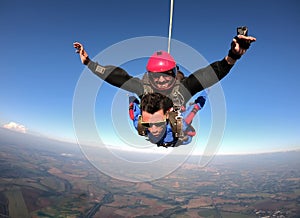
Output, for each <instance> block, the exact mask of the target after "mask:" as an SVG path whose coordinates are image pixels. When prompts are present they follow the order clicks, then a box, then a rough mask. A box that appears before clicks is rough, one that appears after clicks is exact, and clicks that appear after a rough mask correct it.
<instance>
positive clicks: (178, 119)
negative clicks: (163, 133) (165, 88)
mask: <svg viewBox="0 0 300 218" xmlns="http://www.w3.org/2000/svg"><path fill="white" fill-rule="evenodd" d="M169 121H170V124H171V128H172V132H173V134H174V136H175V138H177V139H178V138H182V137H184V134H183V130H182V116H179V111H171V112H169Z"/></svg>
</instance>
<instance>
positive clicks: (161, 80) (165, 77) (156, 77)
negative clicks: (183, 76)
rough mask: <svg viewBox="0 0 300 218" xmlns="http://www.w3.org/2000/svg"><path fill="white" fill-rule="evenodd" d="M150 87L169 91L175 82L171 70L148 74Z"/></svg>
mask: <svg viewBox="0 0 300 218" xmlns="http://www.w3.org/2000/svg"><path fill="white" fill-rule="evenodd" d="M149 75H150V80H151V83H152V85H153V86H154V87H155V88H156V89H158V90H167V89H170V88H171V87H172V86H173V84H174V81H175V75H174V73H173V71H172V70H170V71H166V72H163V73H149Z"/></svg>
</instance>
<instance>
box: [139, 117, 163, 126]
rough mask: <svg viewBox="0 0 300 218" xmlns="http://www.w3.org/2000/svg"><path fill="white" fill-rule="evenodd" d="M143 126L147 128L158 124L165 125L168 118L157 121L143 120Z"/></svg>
mask: <svg viewBox="0 0 300 218" xmlns="http://www.w3.org/2000/svg"><path fill="white" fill-rule="evenodd" d="M141 124H142V126H144V127H146V128H151V127H152V126H156V127H163V126H165V125H166V124H167V120H166V119H164V120H162V121H157V122H143V121H142V122H141Z"/></svg>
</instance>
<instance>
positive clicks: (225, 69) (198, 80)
mask: <svg viewBox="0 0 300 218" xmlns="http://www.w3.org/2000/svg"><path fill="white" fill-rule="evenodd" d="M255 41H256V38H254V37H252V36H245V35H237V36H236V37H234V38H233V40H232V42H231V46H230V50H229V52H228V55H227V56H226V57H225V58H224V59H223V60H221V61H215V62H213V63H212V64H210V65H209V66H207V67H205V68H202V69H199V70H197V71H195V72H194V73H193V74H191V75H190V76H189V77H187V78H186V79H185V80H184V81H183V84H184V86H185V87H186V88H187V90H189V91H190V94H191V95H192V96H193V95H195V94H196V93H197V92H200V91H202V90H203V89H205V88H208V87H210V86H212V85H214V84H215V83H217V82H219V81H220V80H221V79H223V78H224V77H225V76H226V75H227V74H228V73H229V71H230V70H231V68H232V66H233V65H234V64H235V62H236V61H237V60H238V59H239V58H241V56H242V55H244V54H245V53H246V51H247V50H248V49H249V47H250V44H251V43H252V42H255Z"/></svg>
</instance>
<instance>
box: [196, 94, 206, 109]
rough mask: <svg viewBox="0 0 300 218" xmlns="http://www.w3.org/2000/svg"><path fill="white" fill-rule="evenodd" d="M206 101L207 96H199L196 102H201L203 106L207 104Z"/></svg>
mask: <svg viewBox="0 0 300 218" xmlns="http://www.w3.org/2000/svg"><path fill="white" fill-rule="evenodd" d="M205 101H206V97H204V96H199V97H198V98H197V99H196V100H195V103H196V104H199V105H200V107H201V108H202V107H203V106H204V104H205Z"/></svg>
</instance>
